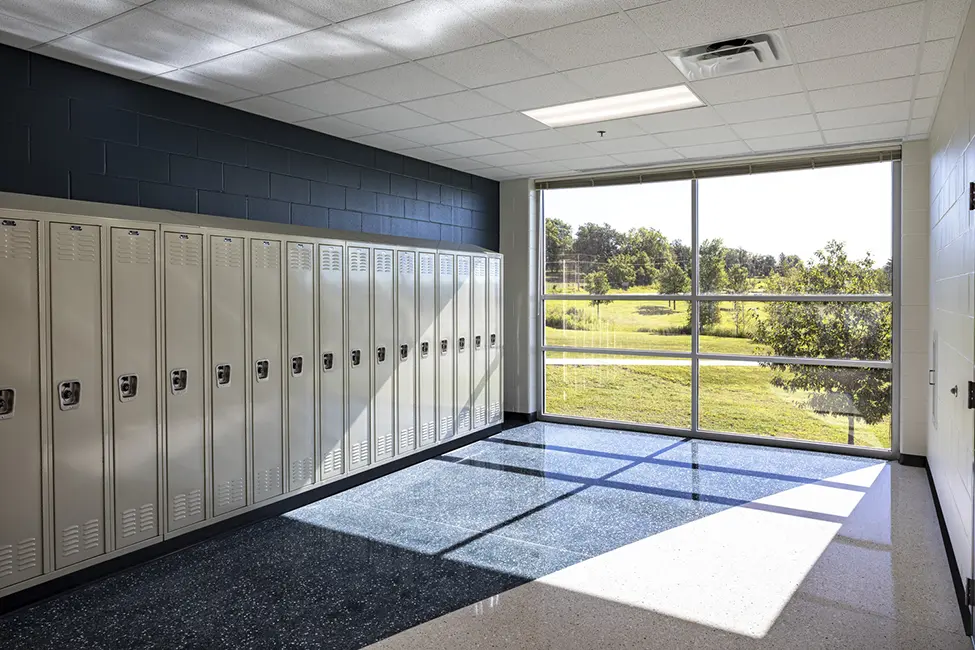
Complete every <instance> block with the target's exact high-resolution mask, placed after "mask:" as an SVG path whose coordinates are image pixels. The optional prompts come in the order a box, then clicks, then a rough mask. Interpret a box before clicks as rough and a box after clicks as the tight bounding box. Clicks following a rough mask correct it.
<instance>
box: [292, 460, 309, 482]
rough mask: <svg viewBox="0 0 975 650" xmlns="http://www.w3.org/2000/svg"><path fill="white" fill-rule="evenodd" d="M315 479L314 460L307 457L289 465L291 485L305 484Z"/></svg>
mask: <svg viewBox="0 0 975 650" xmlns="http://www.w3.org/2000/svg"><path fill="white" fill-rule="evenodd" d="M314 478H315V459H314V458H312V457H311V456H309V457H308V458H304V459H302V460H296V461H294V462H293V463H291V484H292V485H294V484H295V483H306V482H308V481H311V480H312V479H314Z"/></svg>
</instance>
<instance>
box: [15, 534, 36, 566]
mask: <svg viewBox="0 0 975 650" xmlns="http://www.w3.org/2000/svg"><path fill="white" fill-rule="evenodd" d="M36 566H37V538H36V537H28V538H27V539H25V540H21V541H20V542H19V543H18V544H17V571H27V570H29V569H33V568H34V567H36Z"/></svg>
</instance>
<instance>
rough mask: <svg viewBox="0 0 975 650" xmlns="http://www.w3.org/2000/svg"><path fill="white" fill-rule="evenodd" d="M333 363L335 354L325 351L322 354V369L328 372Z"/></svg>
mask: <svg viewBox="0 0 975 650" xmlns="http://www.w3.org/2000/svg"><path fill="white" fill-rule="evenodd" d="M333 363H335V356H334V355H333V354H332V353H331V352H326V353H325V354H323V355H322V371H323V372H328V371H329V370H331V369H332V364H333Z"/></svg>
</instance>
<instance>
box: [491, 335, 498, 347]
mask: <svg viewBox="0 0 975 650" xmlns="http://www.w3.org/2000/svg"><path fill="white" fill-rule="evenodd" d="M497 343H498V335H497V334H492V335H491V347H492V348H493V347H494V346H495V345H497Z"/></svg>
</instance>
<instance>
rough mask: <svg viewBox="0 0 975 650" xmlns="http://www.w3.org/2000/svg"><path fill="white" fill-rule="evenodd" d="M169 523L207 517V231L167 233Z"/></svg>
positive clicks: (185, 523)
mask: <svg viewBox="0 0 975 650" xmlns="http://www.w3.org/2000/svg"><path fill="white" fill-rule="evenodd" d="M163 244H164V253H163V255H164V256H165V272H164V275H163V279H164V282H165V290H164V293H163V298H164V307H163V316H164V319H165V325H164V333H165V336H164V343H163V346H164V347H163V349H164V355H165V359H166V364H165V373H166V390H165V403H166V492H167V503H168V518H167V519H168V529H169V530H177V529H179V528H183V527H184V526H188V525H190V524H194V523H197V522H200V521H203V520H204V518H205V517H206V512H205V505H206V504H205V491H206V432H205V419H206V407H205V404H204V395H205V390H206V386H205V381H206V380H205V377H206V374H205V357H204V349H203V341H204V337H205V332H204V323H203V235H200V234H196V233H180V232H165V233H163Z"/></svg>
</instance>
